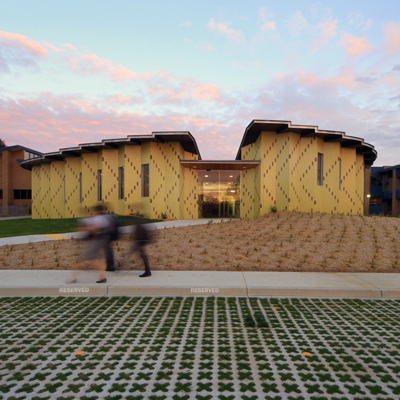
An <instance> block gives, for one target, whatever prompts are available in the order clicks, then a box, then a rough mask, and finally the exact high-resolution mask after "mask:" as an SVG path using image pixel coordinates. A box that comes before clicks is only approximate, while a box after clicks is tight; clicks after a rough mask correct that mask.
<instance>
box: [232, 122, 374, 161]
mask: <svg viewBox="0 0 400 400" xmlns="http://www.w3.org/2000/svg"><path fill="white" fill-rule="evenodd" d="M264 131H265V132H276V133H277V134H279V133H285V132H293V133H298V134H300V135H301V136H316V137H320V138H322V139H323V140H324V141H326V142H341V144H342V146H343V147H354V148H355V149H356V151H357V152H358V153H360V154H363V155H364V162H365V165H366V166H370V165H372V164H373V163H374V161H375V160H376V158H377V156H378V153H377V151H376V150H375V148H374V146H373V145H371V144H369V143H366V142H364V139H361V138H358V137H353V136H346V134H345V133H344V132H340V131H329V130H320V129H318V126H312V125H292V123H291V121H280V120H253V121H252V122H251V123H250V124H249V125H248V126H247V128H246V130H245V132H244V135H243V138H242V141H241V143H240V146H239V150H238V152H237V155H236V160H240V159H241V150H242V148H243V147H244V146H247V145H249V144H251V143H254V142H255V141H256V140H257V138H258V137H259V135H260V134H261V132H264Z"/></svg>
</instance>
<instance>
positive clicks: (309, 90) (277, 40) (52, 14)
mask: <svg viewBox="0 0 400 400" xmlns="http://www.w3.org/2000/svg"><path fill="white" fill-rule="evenodd" d="M0 9H1V12H0V138H2V139H3V140H4V141H5V142H6V144H7V145H8V146H11V145H14V144H19V145H23V146H26V147H29V148H31V149H34V150H37V151H41V152H45V153H47V152H54V151H58V150H59V149H61V148H68V147H75V146H77V145H78V144H80V143H91V142H100V141H101V140H103V139H110V138H116V137H126V136H127V135H143V134H151V132H155V131H189V132H190V133H191V134H192V135H193V136H194V138H195V139H196V142H197V145H198V147H199V150H200V153H201V157H202V159H209V160H223V159H225V160H227V159H228V160H229V159H234V158H235V156H236V153H237V151H238V148H239V145H240V142H241V139H242V137H243V134H244V131H245V129H246V127H247V126H248V125H249V124H250V123H251V121H252V120H254V119H265V120H284V121H291V122H292V123H293V124H295V125H312V126H318V127H319V129H322V130H333V131H339V132H344V133H345V134H346V135H348V136H356V137H360V138H363V139H364V140H365V142H367V143H370V144H372V145H373V146H374V147H375V149H376V150H377V152H378V158H377V160H376V162H375V164H374V165H377V166H380V165H395V164H399V163H400V1H399V0H381V1H376V0H346V1H343V0H336V1H334V2H333V1H309V0H302V1H297V0H296V1H295V0H286V1H284V2H276V1H257V0H247V1H246V2H244V1H237V0H229V1H225V0H213V1H210V0H202V1H187V2H183V1H182V0H179V1H176V0H169V1H161V0H147V1H143V0H113V1H111V0H108V1H105V0H95V1H92V0H79V1H76V0H68V1H61V0H52V1H48V0H45V1H43V0H35V1H32V0H29V1H25V0H23V1H20V0H13V1H9V0H0Z"/></svg>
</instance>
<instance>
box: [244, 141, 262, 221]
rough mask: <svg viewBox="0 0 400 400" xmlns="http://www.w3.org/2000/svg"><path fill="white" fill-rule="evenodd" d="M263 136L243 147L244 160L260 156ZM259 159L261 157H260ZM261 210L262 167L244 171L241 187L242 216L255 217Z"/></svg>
mask: <svg viewBox="0 0 400 400" xmlns="http://www.w3.org/2000/svg"><path fill="white" fill-rule="evenodd" d="M260 152H261V136H259V137H258V139H257V140H256V142H254V143H251V144H250V145H248V146H245V147H243V148H242V160H256V159H257V156H259V157H260ZM258 159H259V158H258ZM259 211H260V169H259V167H258V168H252V169H248V170H243V171H242V180H241V188H240V217H241V218H253V217H255V216H257V215H259Z"/></svg>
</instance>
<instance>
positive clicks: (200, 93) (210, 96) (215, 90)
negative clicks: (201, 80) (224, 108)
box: [193, 84, 221, 101]
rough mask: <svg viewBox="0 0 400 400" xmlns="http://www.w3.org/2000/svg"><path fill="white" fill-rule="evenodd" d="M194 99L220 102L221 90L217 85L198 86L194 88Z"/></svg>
mask: <svg viewBox="0 0 400 400" xmlns="http://www.w3.org/2000/svg"><path fill="white" fill-rule="evenodd" d="M193 97H194V98H196V99H202V100H212V101H219V100H220V98H221V90H220V88H219V87H218V86H217V85H202V84H197V85H194V86H193Z"/></svg>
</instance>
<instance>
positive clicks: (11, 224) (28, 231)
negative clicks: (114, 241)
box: [0, 216, 159, 237]
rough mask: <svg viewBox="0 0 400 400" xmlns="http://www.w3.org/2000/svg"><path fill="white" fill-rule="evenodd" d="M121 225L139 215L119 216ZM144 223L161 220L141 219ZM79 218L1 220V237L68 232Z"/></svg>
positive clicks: (130, 222) (74, 227)
mask: <svg viewBox="0 0 400 400" xmlns="http://www.w3.org/2000/svg"><path fill="white" fill-rule="evenodd" d="M118 219H119V221H120V223H121V225H123V226H126V225H133V224H134V223H135V221H136V220H137V217H133V216H132V217H131V216H119V217H118ZM140 220H141V221H142V223H151V222H158V221H159V220H151V219H143V218H141V219H140ZM78 224H79V218H63V219H30V218H26V219H9V220H4V221H0V237H10V236H24V235H39V234H47V233H68V232H75V231H76V230H77V229H78Z"/></svg>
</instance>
